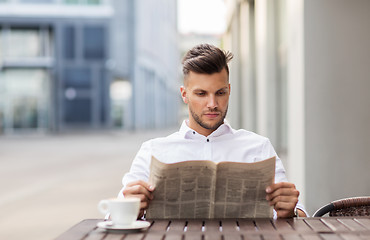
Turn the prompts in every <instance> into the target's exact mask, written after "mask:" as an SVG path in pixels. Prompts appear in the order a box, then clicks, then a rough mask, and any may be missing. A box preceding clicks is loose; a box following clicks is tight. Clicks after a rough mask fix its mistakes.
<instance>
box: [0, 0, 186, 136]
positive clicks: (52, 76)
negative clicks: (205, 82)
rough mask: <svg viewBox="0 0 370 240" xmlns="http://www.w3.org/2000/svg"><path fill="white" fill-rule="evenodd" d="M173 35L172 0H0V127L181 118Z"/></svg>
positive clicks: (145, 124) (143, 124) (59, 127)
mask: <svg viewBox="0 0 370 240" xmlns="http://www.w3.org/2000/svg"><path fill="white" fill-rule="evenodd" d="M153 9H155V10H156V11H153ZM176 38H177V28H176V2H175V1H173V2H172V1H169V2H167V1H163V0H151V1H134V0H112V1H108V0H2V1H0V132H3V133H13V132H16V131H26V130H27V131H28V130H31V131H34V130H37V131H64V130H67V129H101V128H111V127H120V128H126V129H141V128H155V127H164V126H169V125H171V124H175V123H177V119H178V116H177V112H176V110H177V103H178V97H177V96H176V95H175V94H174V85H176V84H177V82H178V81H179V80H178V79H179V77H178V71H177V69H178V64H179V56H178V49H177V42H176Z"/></svg>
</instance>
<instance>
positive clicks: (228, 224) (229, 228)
mask: <svg viewBox="0 0 370 240" xmlns="http://www.w3.org/2000/svg"><path fill="white" fill-rule="evenodd" d="M239 229H240V228H239V226H238V224H237V221H236V220H233V219H227V220H223V221H222V231H223V232H235V231H239Z"/></svg>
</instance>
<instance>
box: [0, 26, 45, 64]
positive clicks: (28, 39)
mask: <svg viewBox="0 0 370 240" xmlns="http://www.w3.org/2000/svg"><path fill="white" fill-rule="evenodd" d="M5 44H6V45H7V51H6V53H5V57H9V58H30V57H39V56H41V50H42V49H41V44H40V34H39V30H38V29H19V28H18V29H17V28H12V29H10V34H9V36H7V41H6V42H5Z"/></svg>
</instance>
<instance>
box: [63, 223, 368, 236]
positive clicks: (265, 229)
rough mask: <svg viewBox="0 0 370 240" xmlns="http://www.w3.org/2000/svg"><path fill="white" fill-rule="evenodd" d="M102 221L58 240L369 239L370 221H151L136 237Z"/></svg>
mask: <svg viewBox="0 0 370 240" xmlns="http://www.w3.org/2000/svg"><path fill="white" fill-rule="evenodd" d="M100 221H103V220H102V219H87V220H83V221H82V222H80V223H78V224H77V225H75V226H74V227H72V228H71V229H69V230H68V231H67V232H65V233H63V234H62V235H60V236H59V237H58V238H57V240H75V239H76V240H77V239H78V240H82V239H83V240H92V239H96V240H113V239H117V240H118V239H120V240H121V239H123V240H130V239H138V240H139V239H140V240H151V239H161V240H172V239H177V240H188V239H199V240H207V239H209V240H228V239H232V240H234V239H238V240H247V239H252V240H254V239H259V240H263V239H265V240H269V239H271V240H274V239H281V240H282V239H284V240H293V239H306V240H308V239H309V240H316V239H321V240H334V239H341V240H355V239H370V217H341V218H335V217H326V218H298V219H296V218H294V219H278V220H271V219H238V220H235V219H233V220H232V219H228V220H225V219H223V220H188V221H187V220H172V221H169V220H152V221H150V222H151V223H152V224H151V226H150V227H149V229H147V230H145V231H141V232H136V233H122V232H107V231H105V230H102V229H100V228H97V227H96V224H97V223H98V222H100Z"/></svg>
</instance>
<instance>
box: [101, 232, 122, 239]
mask: <svg viewBox="0 0 370 240" xmlns="http://www.w3.org/2000/svg"><path fill="white" fill-rule="evenodd" d="M124 236H125V235H123V234H114V233H108V234H107V236H105V238H104V240H122V238H123V237H124Z"/></svg>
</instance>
